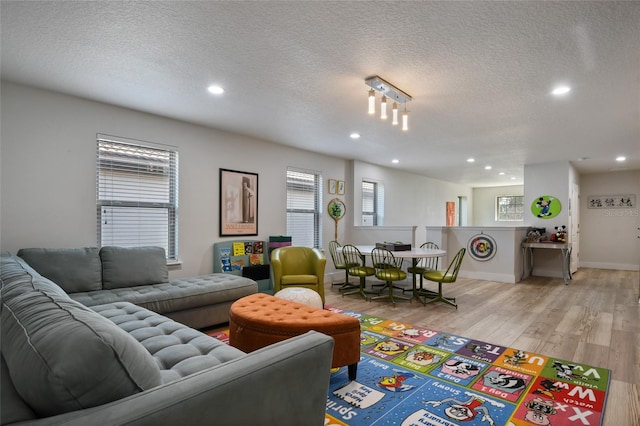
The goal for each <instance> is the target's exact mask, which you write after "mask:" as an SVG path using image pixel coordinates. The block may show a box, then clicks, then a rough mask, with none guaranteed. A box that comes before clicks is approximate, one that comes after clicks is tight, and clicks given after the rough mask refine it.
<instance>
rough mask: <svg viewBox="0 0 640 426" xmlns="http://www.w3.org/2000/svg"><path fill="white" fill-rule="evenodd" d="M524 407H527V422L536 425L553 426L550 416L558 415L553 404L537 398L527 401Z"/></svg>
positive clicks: (525, 417)
mask: <svg viewBox="0 0 640 426" xmlns="http://www.w3.org/2000/svg"><path fill="white" fill-rule="evenodd" d="M524 405H525V407H527V412H526V413H525V415H524V419H525V420H526V421H528V422H530V423H532V424H534V425H539V426H551V420H550V419H549V416H552V415H554V414H555V413H556V410H555V408H553V402H551V401H545V400H544V399H542V398H540V397H539V396H537V397H535V398H534V399H532V400H531V401H527V402H526V403H525V404H524Z"/></svg>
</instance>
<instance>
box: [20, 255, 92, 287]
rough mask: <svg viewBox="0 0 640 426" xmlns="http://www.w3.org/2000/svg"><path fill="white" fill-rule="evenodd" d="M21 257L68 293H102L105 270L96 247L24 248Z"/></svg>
mask: <svg viewBox="0 0 640 426" xmlns="http://www.w3.org/2000/svg"><path fill="white" fill-rule="evenodd" d="M18 256H20V257H21V258H22V259H24V260H25V261H26V262H27V263H28V264H29V266H31V267H32V268H33V269H35V270H36V271H38V273H39V274H40V275H42V276H43V277H46V278H48V279H50V280H51V281H53V282H54V283H56V284H58V285H59V286H60V287H62V289H63V290H64V291H66V292H67V293H79V292H83V291H94V290H102V267H101V265H100V257H99V256H98V249H97V248H96V247H82V248H69V249H66V248H63V249H48V248H23V249H20V250H18Z"/></svg>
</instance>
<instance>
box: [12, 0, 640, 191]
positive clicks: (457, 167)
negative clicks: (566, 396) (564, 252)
mask: <svg viewBox="0 0 640 426" xmlns="http://www.w3.org/2000/svg"><path fill="white" fill-rule="evenodd" d="M0 14H1V19H2V21H1V24H2V26H1V39H0V40H1V48H2V57H1V59H2V62H1V70H2V78H3V79H6V80H9V81H14V82H18V83H23V84H28V85H33V86H37V87H42V88H46V89H50V90H54V91H59V92H64V93H69V94H72V95H76V96H80V97H85V98H89V99H95V100H98V101H102V102H107V103H111V104H115V105H120V106H124V107H128V108H133V109H137V110H141V111H146V112H149V113H154V114H159V115H163V116H167V117H172V118H176V119H180V120H185V121H189V122H194V123H199V124H202V125H205V126H210V127H215V128H219V129H224V130H228V131H232V132H237V133H241V134H246V135H251V136H255V137H258V138H261V139H265V140H269V141H273V142H277V143H281V144H286V145H291V146H297V147H300V148H303V149H307V150H311V151H317V152H321V153H326V154H331V155H335V156H338V157H343V158H348V159H358V160H362V161H366V162H370V163H374V164H380V165H383V166H389V167H393V168H399V169H405V170H408V171H411V172H414V173H419V174H422V175H426V176H430V177H434V178H437V179H442V180H445V181H450V182H456V183H460V184H464V185H469V186H472V187H481V186H495V185H511V184H522V177H523V166H524V164H533V163H543V162H555V161H570V162H572V163H573V164H574V165H575V166H576V168H577V169H578V170H579V171H580V172H582V173H591V172H601V171H609V170H616V169H621V168H626V169H640V2H628V1H627V2H615V1H604V2H597V1H589V2H585V1H572V2H568V1H567V2H551V1H545V2H538V1H535V2H534V1H521V2H490V1H482V2H481V1H476V2H429V1H422V2H368V1H358V2H356V1H354V2H347V1H340V2H326V1H315V2H308V1H305V2H303V1H289V2H283V1H278V2H275V1H259V2H253V1H243V2H239V1H237V2H236V1H216V2H213V1H211V2H207V1H199V2H189V1H179V2H161V1H150V2H143V1H135V2H133V1H132V2H128V1H117V2H116V1H92V2H60V1H46V2H45V1H18V2H12V1H2V2H1V3H0ZM376 74H377V75H380V76H381V77H382V78H384V79H386V80H388V81H390V82H392V83H393V84H395V85H396V86H398V87H399V88H400V89H402V90H404V91H405V92H407V93H409V94H410V95H411V96H412V97H413V101H412V102H410V103H408V104H407V109H408V110H409V111H410V122H409V126H410V129H409V131H408V132H402V131H401V130H400V129H399V128H397V127H393V126H391V124H390V123H389V122H382V121H381V120H380V119H379V118H377V117H371V116H369V115H368V114H367V112H366V105H367V99H366V97H367V89H368V87H367V86H366V85H365V84H364V79H365V78H366V77H368V76H371V75H376ZM212 83H217V84H220V85H222V86H223V87H224V88H225V90H226V92H225V94H224V95H223V96H222V97H214V96H212V95H210V94H209V93H208V92H207V91H206V88H207V86H208V85H209V84H212ZM558 83H565V84H568V85H570V86H571V87H572V91H571V92H570V93H569V94H568V95H567V96H566V97H564V98H561V99H558V98H554V97H553V96H551V95H550V91H551V89H552V88H553V86H554V85H556V84H558ZM354 131H357V132H359V133H360V134H361V135H362V137H361V138H360V139H359V140H357V141H353V140H351V139H349V134H350V133H351V132H354ZM212 143H213V142H212ZM617 155H626V157H627V158H628V160H627V162H626V163H625V164H617V163H616V162H615V161H614V158H615V157H616V156H617ZM470 156H472V157H474V158H476V162H475V163H473V164H470V163H467V162H466V158H467V157H470ZM392 158H397V159H398V160H399V161H400V162H399V164H391V159H392ZM579 158H586V159H584V160H583V161H578V159H579ZM487 164H489V165H491V166H493V169H492V170H490V171H487V170H484V166H485V165H487ZM499 172H504V176H501V175H498V173H499ZM512 178H514V179H512Z"/></svg>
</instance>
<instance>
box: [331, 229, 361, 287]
mask: <svg viewBox="0 0 640 426" xmlns="http://www.w3.org/2000/svg"><path fill="white" fill-rule="evenodd" d="M329 253H330V254H331V260H332V261H333V266H334V267H335V268H336V269H338V270H340V269H342V270H344V282H342V283H333V282H332V283H331V287H333V286H334V285H338V284H339V285H340V286H341V287H340V291H344V290H348V289H354V288H358V286H357V285H353V284H351V283H350V282H349V272H348V271H347V264H346V263H345V261H344V256H343V255H342V250H341V245H340V243H339V242H338V241H336V240H333V241H329Z"/></svg>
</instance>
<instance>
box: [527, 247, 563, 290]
mask: <svg viewBox="0 0 640 426" xmlns="http://www.w3.org/2000/svg"><path fill="white" fill-rule="evenodd" d="M533 249H547V250H560V254H561V256H562V279H563V280H564V284H565V285H567V284H569V280H570V279H571V244H569V243H522V255H523V257H524V265H523V269H522V279H524V278H525V274H526V273H527V270H528V275H529V276H531V273H532V272H533ZM527 266H528V268H527Z"/></svg>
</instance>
